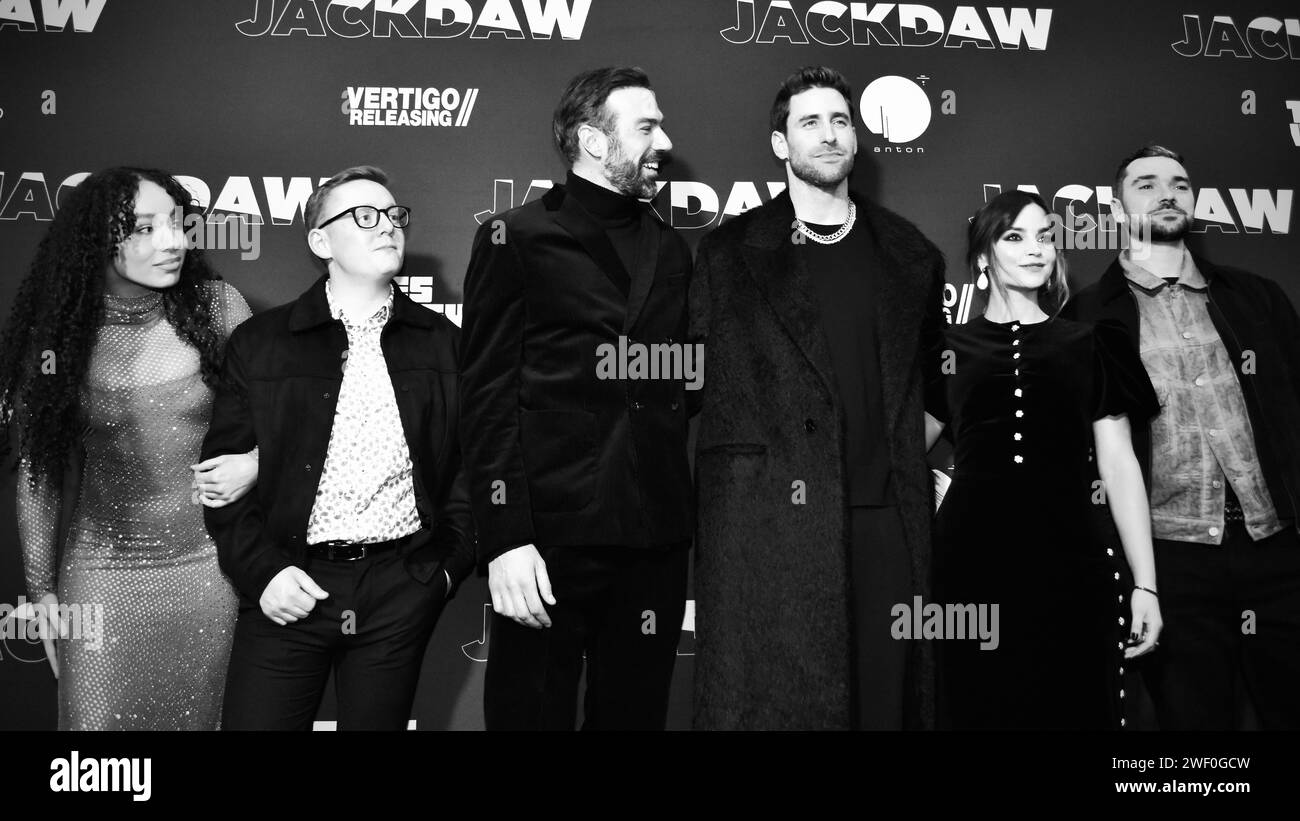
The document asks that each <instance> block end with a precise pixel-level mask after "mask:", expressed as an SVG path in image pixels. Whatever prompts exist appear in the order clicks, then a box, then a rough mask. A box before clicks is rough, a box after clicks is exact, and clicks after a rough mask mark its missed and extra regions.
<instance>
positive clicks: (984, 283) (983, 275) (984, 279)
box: [975, 265, 989, 291]
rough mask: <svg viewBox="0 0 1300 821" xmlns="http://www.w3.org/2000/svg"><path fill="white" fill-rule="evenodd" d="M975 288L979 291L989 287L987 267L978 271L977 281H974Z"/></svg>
mask: <svg viewBox="0 0 1300 821" xmlns="http://www.w3.org/2000/svg"><path fill="white" fill-rule="evenodd" d="M975 287H976V288H979V289H980V290H981V291H983V290H985V289H987V288H988V287H989V266H987V265H985V266H984V267H983V268H981V269H980V275H979V279H977V280H975Z"/></svg>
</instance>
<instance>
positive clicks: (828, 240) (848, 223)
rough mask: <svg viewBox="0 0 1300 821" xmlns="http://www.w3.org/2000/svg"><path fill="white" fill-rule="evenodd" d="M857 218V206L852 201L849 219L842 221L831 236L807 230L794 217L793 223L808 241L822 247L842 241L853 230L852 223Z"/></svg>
mask: <svg viewBox="0 0 1300 821" xmlns="http://www.w3.org/2000/svg"><path fill="white" fill-rule="evenodd" d="M857 218H858V209H857V206H855V205H854V204H853V200H849V217H848V219H846V220H845V221H844V224H843V225H841V226H840V227H839V228H838V229H836V231H835V233H833V234H819V233H817V232H816V231H814V230H812V229H811V228H809V227H808V226H807V225H804V221H803V220H801V219H799V218H798V217H795V218H794V221H795V223H796V224H797V227H798V228H799V233H801V234H803V235H804V236H805V237H807V238H808V239H810V240H812V241H813V242H820V243H821V244H822V245H834V244H835V243H837V242H839V241H840V240H842V239H844V236H845V235H846V234H848V233H849V231H851V230H853V222H854V221H855V220H856V219H857Z"/></svg>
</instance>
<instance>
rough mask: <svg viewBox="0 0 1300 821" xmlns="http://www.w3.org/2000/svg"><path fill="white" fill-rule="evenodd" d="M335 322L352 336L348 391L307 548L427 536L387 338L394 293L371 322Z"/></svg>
mask: <svg viewBox="0 0 1300 821" xmlns="http://www.w3.org/2000/svg"><path fill="white" fill-rule="evenodd" d="M325 298H326V300H327V301H328V303H329V308H330V316H332V317H334V318H335V319H341V320H343V327H344V328H345V329H346V330H347V334H348V353H347V357H346V359H345V360H344V362H345V365H344V369H343V384H342V385H341V386H340V387H339V396H338V406H337V408H336V409H335V412H334V425H333V427H332V428H331V430H330V441H329V449H328V450H327V451H326V455H325V466H324V468H323V469H322V470H321V477H320V484H319V485H318V486H317V489H316V503H315V504H314V505H313V506H312V509H311V518H310V519H309V520H308V522H307V543H308V544H317V543H319V542H327V541H335V540H338V541H346V542H363V543H368V542H383V541H388V540H390V539H398V538H401V537H402V536H406V535H409V534H411V533H414V532H415V531H417V530H419V529H420V516H419V514H418V513H417V512H416V509H415V484H414V482H413V480H412V475H411V474H412V466H411V453H410V451H409V450H408V449H407V446H406V435H405V433H404V432H403V430H402V418H401V416H400V415H399V414H398V412H397V398H396V396H395V395H394V393H393V382H392V379H390V378H389V376H388V365H387V363H386V362H385V361H384V352H383V350H382V349H381V348H380V347H379V337H380V334H381V333H383V330H384V325H385V324H386V323H387V322H388V319H389V317H391V316H392V313H393V291H392V285H389V290H388V300H387V302H385V303H384V304H383V306H381V307H380V309H379V310H378V311H376V312H375V313H374V315H373V316H371V317H370V318H369V319H366V320H362V321H360V322H354V321H353V320H352V319H350V318H349V317H347V316H345V315H344V313H343V310H342V308H341V307H339V306H338V305H336V304H335V302H334V296H333V294H332V293H331V292H330V286H329V280H326V281H325Z"/></svg>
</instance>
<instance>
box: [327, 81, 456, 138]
mask: <svg viewBox="0 0 1300 821" xmlns="http://www.w3.org/2000/svg"><path fill="white" fill-rule="evenodd" d="M342 96H343V99H344V104H343V113H345V114H347V116H348V125H380V126H383V125H415V126H445V127H452V126H454V127H456V128H464V127H465V126H467V125H469V118H470V115H471V114H473V112H474V103H475V102H477V101H478V89H477V88H467V89H465V91H464V92H461V91H459V90H457V89H454V88H444V89H437V88H412V87H406V86H402V87H393V86H348V87H347V88H345V89H344V90H343V95H342Z"/></svg>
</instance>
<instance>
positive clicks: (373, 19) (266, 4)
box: [235, 0, 591, 40]
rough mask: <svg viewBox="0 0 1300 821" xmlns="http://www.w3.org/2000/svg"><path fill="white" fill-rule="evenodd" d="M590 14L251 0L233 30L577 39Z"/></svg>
mask: <svg viewBox="0 0 1300 821" xmlns="http://www.w3.org/2000/svg"><path fill="white" fill-rule="evenodd" d="M590 10H591V0H474V2H472V3H471V2H470V0H373V2H369V1H368V0H254V3H253V12H252V16H251V17H249V18H248V19H246V20H241V21H239V22H238V23H236V24H235V29H236V30H237V31H238V32H239V33H240V34H242V35H244V36H245V37H263V36H265V35H268V34H269V35H272V36H274V37H289V36H293V35H304V36H307V37H328V36H330V35H333V36H335V37H349V38H351V37H413V38H419V37H423V38H429V39H445V38H449V37H464V36H465V35H467V34H468V35H469V37H470V39H473V40H486V39H488V38H490V37H492V36H493V35H500V37H501V38H502V39H506V40H523V39H527V37H531V38H532V39H534V40H549V39H551V37H552V36H556V35H558V36H559V38H560V39H562V40H581V39H582V30H583V28H584V27H586V25H587V13H588V12H589V11H590ZM520 12H523V14H522V18H521V15H520ZM521 19H522V22H521ZM525 31H527V32H528V33H527V35H525V34H524V32H525Z"/></svg>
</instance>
